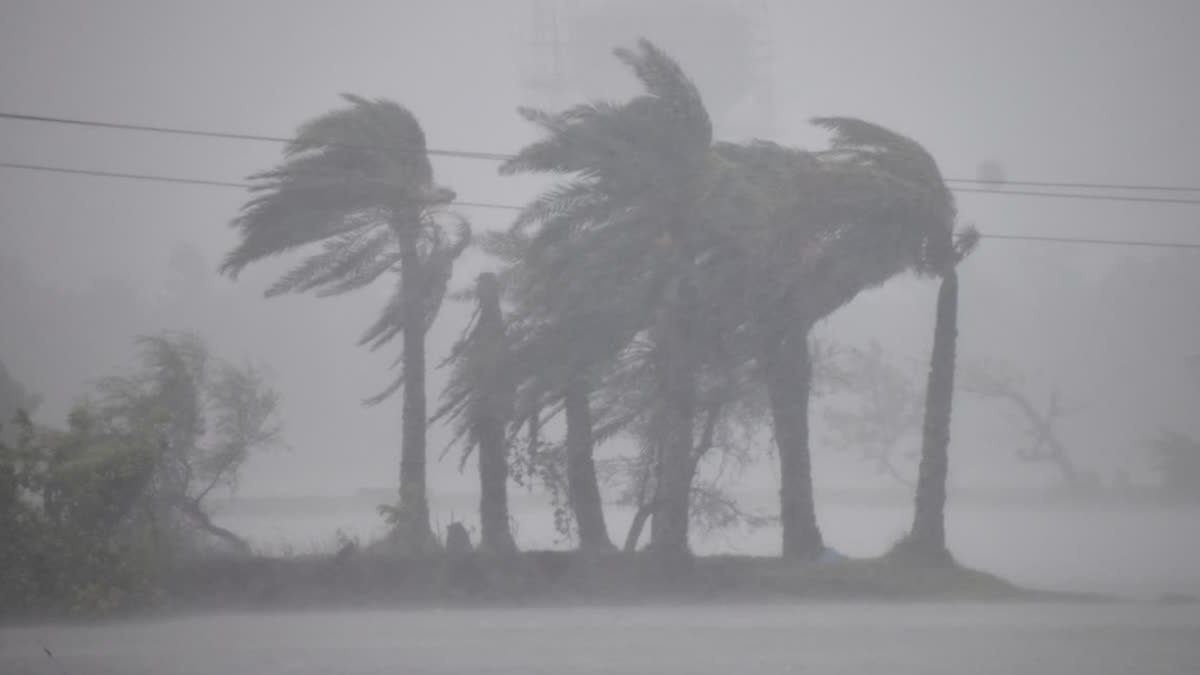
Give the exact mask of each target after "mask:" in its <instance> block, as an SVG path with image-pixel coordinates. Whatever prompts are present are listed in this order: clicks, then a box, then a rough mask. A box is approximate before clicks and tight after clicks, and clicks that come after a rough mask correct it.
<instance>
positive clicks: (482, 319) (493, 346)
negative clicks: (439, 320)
mask: <svg viewBox="0 0 1200 675" xmlns="http://www.w3.org/2000/svg"><path fill="white" fill-rule="evenodd" d="M474 295H475V297H476V300H477V301H478V307H477V309H476V312H475V316H474V318H473V321H472V323H471V324H468V326H467V328H466V329H465V330H464V333H463V337H462V339H461V340H459V342H458V343H457V344H456V345H455V346H454V349H453V351H452V352H451V354H450V357H449V358H448V359H447V360H446V364H448V365H453V366H454V373H453V375H451V377H450V382H449V383H448V384H447V385H446V389H445V391H444V392H443V394H442V398H443V404H442V406H441V407H440V408H439V409H438V410H437V412H435V413H434V415H433V417H431V418H430V422H436V421H437V420H440V419H442V418H448V419H450V420H452V421H453V422H454V423H455V425H454V426H455V432H454V436H453V438H452V439H451V441H450V443H451V445H453V444H455V443H458V442H459V441H460V440H463V439H465V445H466V447H465V448H464V452H463V456H462V460H461V461H462V462H463V463H465V462H466V461H467V457H468V456H469V455H470V453H471V451H472V450H474V449H475V448H478V449H479V488H480V490H479V523H480V539H479V545H480V548H481V549H483V550H485V551H490V552H493V553H510V552H512V551H515V550H516V544H515V543H513V538H512V533H511V531H510V530H509V517H508V439H507V438H506V437H505V427H506V426H507V424H508V420H509V419H510V418H511V417H512V406H513V391H512V390H513V387H512V377H511V376H510V375H509V359H508V355H509V345H508V335H507V334H506V329H505V325H504V316H503V314H502V312H501V309H500V284H499V281H498V280H497V278H496V275H495V274H492V273H484V274H481V275H479V277H478V279H477V280H476V282H475V292H474Z"/></svg>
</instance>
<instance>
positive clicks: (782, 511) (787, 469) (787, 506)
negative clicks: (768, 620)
mask: <svg viewBox="0 0 1200 675" xmlns="http://www.w3.org/2000/svg"><path fill="white" fill-rule="evenodd" d="M801 340H802V342H801V343H800V344H797V345H795V347H794V348H791V349H789V348H788V346H787V344H786V342H784V341H783V340H780V341H779V342H777V343H776V344H774V345H772V346H771V347H770V348H769V350H768V353H767V358H766V359H765V363H764V365H765V367H766V371H767V372H766V374H765V375H766V380H767V395H768V397H769V398H770V401H771V416H772V420H773V423H774V427H775V445H776V447H777V448H778V450H779V469H780V471H779V476H780V485H779V519H780V523H781V524H782V526H783V557H785V558H791V559H801V560H811V559H815V558H816V557H817V556H819V555H820V554H821V552H822V551H823V550H824V549H825V543H824V541H823V540H822V537H821V530H820V528H818V527H817V513H816V505H815V503H814V500H813V485H812V460H811V457H810V453H809V441H808V402H809V397H810V395H811V393H812V356H811V355H810V354H809V351H808V338H807V333H805V334H804V335H803V338H801Z"/></svg>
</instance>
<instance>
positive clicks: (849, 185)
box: [718, 118, 954, 558]
mask: <svg viewBox="0 0 1200 675" xmlns="http://www.w3.org/2000/svg"><path fill="white" fill-rule="evenodd" d="M814 122H815V123H816V124H818V125H819V126H823V127H825V128H828V129H831V130H833V131H834V137H833V139H832V146H833V147H832V149H831V150H830V151H828V152H824V153H808V152H804V151H799V150H793V149H787V148H782V147H780V146H777V145H775V144H772V143H765V142H755V143H751V144H749V145H732V144H722V145H720V146H719V147H718V154H719V156H720V157H721V158H722V159H723V160H724V161H725V162H728V163H730V164H732V165H734V166H736V167H737V168H738V170H739V171H740V172H741V173H742V174H743V175H744V177H745V183H746V185H745V189H747V190H748V192H749V194H750V197H749V199H748V200H747V201H758V202H760V204H759V209H758V211H757V212H756V213H755V214H754V215H755V217H756V218H757V220H755V221H754V223H755V225H754V226H753V227H750V228H743V229H742V230H740V231H739V232H738V233H737V234H738V236H737V237H736V240H737V242H738V248H739V250H738V252H737V253H736V254H735V255H737V256H740V257H741V261H740V262H739V263H738V266H739V267H741V269H742V272H741V278H740V280H739V284H738V285H739V286H740V287H741V288H742V289H743V297H742V300H743V303H742V304H743V306H744V307H745V308H746V312H747V316H746V317H745V322H746V325H747V326H748V327H749V328H750V330H749V331H747V334H748V335H749V336H750V339H751V340H752V343H753V347H752V349H753V351H754V353H755V355H756V356H755V358H756V361H757V362H758V365H759V367H760V378H761V380H762V381H763V382H764V384H765V387H766V390H767V394H768V399H769V400H770V404H771V406H770V408H771V412H772V420H773V425H774V430H775V442H776V445H777V447H778V450H779V460H780V469H781V471H780V478H781V480H780V520H781V523H782V526H783V554H784V556H785V557H792V558H813V557H815V556H817V555H818V554H820V552H821V551H822V550H823V549H824V544H823V541H822V537H821V532H820V529H819V527H818V526H817V520H816V513H815V505H814V502H813V493H812V474H811V461H810V451H809V430H808V407H809V397H810V393H811V388H812V362H811V356H810V354H809V345H808V340H809V334H810V333H811V331H812V328H813V327H814V326H815V325H816V324H817V323H818V322H819V321H820V320H822V319H824V318H825V317H827V316H829V315H830V314H832V313H833V312H834V311H836V310H837V309H839V308H840V307H842V306H844V305H845V304H847V303H848V302H850V301H851V300H853V299H854V298H855V297H856V296H857V295H858V294H859V293H861V292H862V291H864V290H867V289H870V288H873V287H876V286H879V285H881V284H883V283H885V282H886V281H888V280H889V279H891V278H893V277H895V276H897V275H899V274H901V273H902V272H904V271H906V270H910V269H916V270H918V271H920V270H922V269H923V268H924V266H925V265H926V262H925V260H926V257H927V256H928V255H929V254H930V251H933V250H936V249H937V247H938V245H939V244H940V242H941V241H942V239H943V237H946V238H948V237H949V233H950V227H951V225H952V219H953V213H954V209H953V202H952V200H951V198H950V193H949V191H948V190H947V189H946V187H945V185H944V183H943V182H942V179H941V175H940V173H939V172H938V169H937V165H936V163H935V162H934V160H933V158H932V157H931V156H930V155H929V154H928V152H926V151H925V150H924V149H923V148H922V147H921V146H920V145H919V144H917V143H916V142H914V141H912V140H911V139H908V138H906V137H904V136H901V135H899V134H897V133H895V132H892V131H890V130H888V129H885V128H883V127H880V126H877V125H874V124H871V123H869V122H864V121H862V120H857V119H852V118H821V119H817V120H814Z"/></svg>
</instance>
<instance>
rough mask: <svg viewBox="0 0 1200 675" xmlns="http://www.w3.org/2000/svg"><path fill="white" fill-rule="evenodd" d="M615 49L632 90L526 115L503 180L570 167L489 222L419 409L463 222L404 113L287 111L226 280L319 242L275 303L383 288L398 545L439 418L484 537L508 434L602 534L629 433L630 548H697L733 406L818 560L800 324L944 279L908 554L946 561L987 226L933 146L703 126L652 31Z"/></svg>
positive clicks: (857, 129) (863, 134)
mask: <svg viewBox="0 0 1200 675" xmlns="http://www.w3.org/2000/svg"><path fill="white" fill-rule="evenodd" d="M615 54H616V56H617V58H618V59H620V60H621V61H622V62H623V63H624V64H625V65H626V66H628V67H629V68H630V69H631V70H632V71H633V73H634V74H635V75H636V76H637V78H638V79H639V80H640V81H641V83H642V85H643V88H644V92H643V93H642V94H641V95H639V96H636V97H634V98H632V99H630V100H628V101H624V102H592V103H585V104H580V105H577V106H574V107H572V108H569V109H567V110H565V111H561V112H556V113H549V112H543V111H539V110H529V109H522V110H521V111H520V112H521V114H522V116H523V117H525V118H526V119H527V120H529V121H530V122H531V123H533V124H535V125H537V126H538V127H539V128H540V129H541V131H542V136H541V138H540V139H539V140H537V141H536V142H533V143H531V144H530V145H528V146H527V147H525V148H523V149H521V150H520V152H518V153H517V154H516V155H515V156H514V157H512V158H511V159H509V160H508V161H506V162H505V163H504V164H503V165H502V167H501V173H502V174H506V175H508V174H516V173H540V174H552V175H553V176H556V177H558V178H559V180H558V182H557V183H556V184H554V185H553V186H552V187H550V188H549V189H547V190H546V191H545V192H544V193H543V194H541V195H540V196H539V197H537V198H536V199H534V200H533V201H532V202H530V203H529V204H528V205H527V206H526V207H525V208H524V209H523V210H522V211H521V212H520V214H519V215H518V216H517V218H516V220H515V222H514V223H513V224H512V226H511V227H510V228H509V229H507V230H506V231H504V232H499V233H490V234H488V235H486V236H483V237H481V238H480V239H481V240H482V246H483V248H484V250H486V251H487V252H489V253H491V254H492V255H494V256H496V258H498V259H499V260H500V261H501V262H502V263H503V266H502V268H501V270H500V271H499V272H498V273H496V274H491V273H489V274H485V275H481V276H480V277H479V278H478V279H477V281H476V285H475V288H474V290H473V291H471V292H470V294H471V295H473V297H474V298H475V299H476V301H477V303H478V310H477V312H476V315H475V317H474V318H473V319H472V321H471V325H470V326H469V327H468V328H467V330H466V331H465V332H464V336H463V338H462V339H461V340H460V341H459V343H458V344H456V345H455V347H454V349H453V351H452V353H451V356H450V359H449V361H448V362H449V363H450V364H452V365H453V373H452V377H451V381H450V384H449V385H448V387H447V389H446V391H445V392H444V393H443V404H442V406H441V407H440V408H439V409H438V410H436V411H435V412H434V414H433V415H429V414H428V411H427V409H426V401H425V368H426V363H425V361H426V359H425V335H426V332H427V331H428V329H429V326H430V324H431V322H432V320H433V318H434V316H435V315H436V313H437V311H438V309H439V307H440V305H441V304H442V302H443V300H444V298H445V296H446V291H447V286H448V281H449V279H450V275H451V269H452V265H453V263H454V261H455V259H456V258H457V257H458V255H459V254H461V253H462V251H463V250H464V249H465V248H466V246H467V244H468V241H469V240H470V238H471V237H470V230H469V229H468V227H467V224H466V221H465V220H463V219H462V218H461V217H458V216H456V215H455V214H454V213H453V212H452V211H451V210H450V209H451V207H452V203H453V200H454V198H455V195H454V193H453V192H452V191H451V190H448V189H446V188H443V187H440V186H438V185H437V183H436V182H435V180H434V177H433V171H432V168H431V165H430V162H429V159H428V155H427V152H426V146H425V138H424V133H423V132H422V130H421V127H420V125H419V124H418V122H417V120H416V119H415V118H414V117H413V116H412V114H411V113H410V112H409V111H408V110H406V109H405V108H403V107H401V106H399V105H396V104H394V103H391V102H388V101H372V100H365V99H361V98H357V97H350V96H348V97H347V101H348V105H347V106H346V107H344V108H342V109H339V110H335V111H333V112H330V113H328V114H326V115H323V116H321V117H318V118H316V119H314V120H312V121H310V122H308V123H307V124H305V125H304V126H302V127H301V128H300V130H299V133H298V134H297V137H296V139H295V140H294V141H293V142H292V143H291V144H290V145H289V146H288V147H287V149H286V157H285V159H284V161H283V163H282V164H281V165H279V166H278V167H277V168H275V169H273V170H271V171H268V172H265V173H262V174H259V175H257V176H255V180H256V185H257V187H256V188H255V190H256V191H257V196H256V197H255V198H253V199H251V201H249V202H248V203H247V205H246V206H245V208H244V209H243V212H242V213H241V215H240V216H239V217H238V218H237V219H236V221H235V222H234V225H235V227H237V228H238V229H239V230H240V233H241V240H240V243H239V244H238V245H237V246H236V247H235V248H234V249H233V250H232V251H231V252H230V253H229V255H228V257H227V258H226V260H225V262H224V265H223V270H224V271H225V272H227V273H229V274H231V275H236V274H237V273H238V272H239V271H240V270H241V269H242V268H244V267H245V266H246V265H248V264H250V263H252V262H255V261H257V260H260V259H263V258H266V257H269V256H274V255H277V254H280V253H283V252H286V251H290V250H291V249H295V248H300V247H305V246H307V245H310V244H317V243H320V244H321V245H322V248H321V249H320V250H319V251H318V252H316V253H315V254H312V255H311V256H310V257H308V258H307V259H306V260H304V261H303V262H302V263H301V264H300V265H299V266H297V267H296V268H295V269H294V270H293V271H291V272H290V273H288V274H286V275H284V277H283V278H282V279H280V280H279V281H278V282H277V283H276V284H275V285H274V286H273V287H272V288H271V290H270V293H271V294H275V293H284V292H306V291H313V292H316V293H317V294H320V295H335V294H340V293H344V292H348V291H351V290H354V289H358V288H361V287H364V286H366V285H368V284H370V283H372V282H374V281H376V280H378V279H380V278H386V279H388V280H389V281H390V282H391V283H394V284H395V286H396V291H395V294H394V296H393V298H392V300H391V301H390V302H389V303H388V304H387V306H386V307H385V308H384V310H383V312H382V314H381V316H380V318H379V320H378V321H377V322H376V323H375V324H374V325H373V326H371V327H370V329H369V330H368V331H367V333H366V334H365V335H364V336H363V340H362V341H363V343H364V344H367V345H370V346H371V347H373V348H377V347H379V346H382V345H384V344H387V343H389V342H390V341H392V340H393V339H394V338H396V337H399V338H401V339H402V341H403V354H402V358H401V360H400V366H401V371H400V373H399V376H398V377H396V379H395V381H394V382H393V384H392V385H391V386H390V387H388V389H387V390H385V391H384V392H382V393H381V395H380V396H379V397H377V398H376V399H375V400H376V401H379V400H382V399H383V398H385V397H386V396H388V395H389V394H391V393H393V392H395V391H397V390H400V389H402V390H403V392H402V394H403V399H404V433H403V450H402V459H401V466H400V506H399V514H400V516H399V517H398V518H397V523H398V526H397V533H398V534H397V536H399V537H402V538H403V540H404V541H406V542H408V544H409V545H411V546H414V547H424V546H431V545H433V542H434V541H435V538H434V537H433V535H432V533H431V530H430V526H429V513H428V506H427V503H426V497H425V461H426V447H425V429H426V424H427V423H428V422H429V421H431V419H432V420H437V419H446V420H448V421H450V422H452V423H453V425H454V429H455V431H456V438H457V439H460V440H461V441H462V444H463V446H464V447H465V449H466V451H467V452H470V451H472V450H475V451H477V452H478V460H479V469H480V487H481V514H480V515H481V518H480V520H481V541H480V544H481V546H482V547H483V548H486V549H489V550H493V551H501V552H502V551H511V550H513V549H514V548H515V546H514V544H513V539H512V536H511V534H510V532H509V522H508V512H507V503H506V500H507V497H506V492H505V490H506V484H507V480H508V477H509V476H508V474H509V464H510V457H509V455H510V454H511V451H512V450H513V449H514V448H517V449H518V451H519V452H522V453H528V454H530V455H532V456H536V457H537V458H540V461H543V462H547V463H550V464H552V468H553V470H551V471H549V472H550V473H555V474H556V475H560V474H565V476H564V478H563V480H562V485H563V486H564V491H565V493H566V501H567V505H568V507H569V512H570V514H571V516H572V517H573V520H574V523H575V528H576V532H577V534H578V540H579V544H580V547H581V548H583V549H590V550H602V549H610V548H613V544H612V543H611V541H610V539H609V534H608V529H607V526H606V523H605V517H604V511H603V505H602V501H601V490H600V486H599V481H598V479H597V472H596V463H595V461H594V459H593V449H594V447H595V445H596V444H597V443H599V442H601V441H603V440H605V439H608V438H610V437H612V436H614V435H615V434H618V433H623V434H627V435H629V436H632V437H634V438H636V439H637V440H639V441H640V443H639V447H640V448H641V456H640V457H639V460H638V461H637V462H634V463H632V465H631V466H632V467H633V468H631V469H630V476H629V478H630V481H631V482H632V483H635V484H636V486H637V493H638V495H639V507H640V508H639V511H638V514H637V517H636V518H635V526H634V530H633V531H631V533H630V536H629V537H628V538H627V541H626V544H627V546H626V547H627V548H633V547H635V546H636V545H637V542H638V538H639V536H640V529H641V527H642V525H643V524H644V523H646V522H647V521H649V524H650V550H652V551H653V552H655V553H656V554H657V555H658V556H660V557H661V558H662V559H663V560H664V561H667V562H669V563H672V564H674V563H676V562H679V561H681V560H686V559H687V558H688V556H689V548H688V530H689V517H690V506H691V504H692V503H693V500H694V495H695V494H696V490H695V484H694V483H695V479H696V474H697V468H698V466H699V463H700V462H701V461H702V459H704V457H705V455H706V453H709V452H710V451H712V450H713V448H714V446H715V445H716V444H715V443H714V438H715V437H716V436H717V435H719V434H720V430H721V429H722V428H723V426H725V425H728V424H731V423H732V420H733V419H735V418H736V417H737V416H738V415H739V414H742V413H745V412H746V411H747V410H752V411H761V416H762V418H763V419H764V420H769V424H770V425H771V427H772V429H773V432H774V434H773V435H774V439H775V444H776V450H777V455H778V458H779V463H780V476H781V489H780V522H781V525H782V531H783V554H784V556H785V557H789V558H796V559H811V558H815V557H817V556H819V555H821V554H822V552H823V551H824V550H825V546H824V543H823V540H822V536H821V531H820V528H819V527H818V524H817V518H816V515H815V508H814V500H813V490H812V473H811V467H810V461H809V429H808V407H809V405H808V404H809V397H810V391H811V388H812V381H813V364H812V357H811V354H810V347H809V334H810V332H811V331H812V329H813V327H814V326H815V325H816V324H817V323H818V322H819V321H821V320H822V319H824V318H825V317H828V316H829V315H830V314H831V313H833V312H834V311H836V310H837V309H838V308H840V307H842V306H844V305H845V304H847V303H848V302H850V301H851V300H852V299H853V298H854V297H855V296H857V295H858V294H859V293H860V292H862V291H864V290H865V289H869V288H872V287H876V286H879V285H881V284H883V283H885V282H887V281H888V280H889V279H892V278H894V277H896V276H897V275H900V274H903V273H908V272H915V273H917V274H921V275H925V276H931V277H937V278H940V279H941V292H940V293H939V296H938V310H937V322H938V323H937V328H936V333H935V340H934V348H933V357H932V359H931V368H930V373H929V382H928V390H927V404H926V410H925V426H924V436H925V441H924V446H923V455H922V459H921V464H920V473H919V485H918V493H917V500H916V510H915V512H916V515H915V518H914V524H913V529H912V533H911V536H910V537H909V539H908V540H907V541H906V542H905V543H906V546H905V547H904V550H906V551H911V552H916V553H920V554H921V555H923V556H926V557H928V558H931V559H936V558H941V557H944V556H945V555H946V553H945V551H946V547H945V534H944V527H943V511H944V502H945V481H946V470H947V444H948V441H949V422H950V404H951V398H952V388H953V379H954V378H953V372H954V349H955V337H956V334H955V331H956V310H957V301H958V292H957V283H958V282H957V275H956V265H957V264H958V262H960V261H961V260H962V259H963V257H964V256H965V255H966V254H967V253H969V251H970V250H971V249H972V247H973V246H974V244H975V242H976V241H977V235H975V233H974V231H973V230H969V229H968V230H966V231H963V232H958V233H956V232H955V229H954V228H955V220H956V211H955V206H954V202H953V199H952V196H951V194H950V192H949V190H948V189H947V188H946V185H945V184H944V182H943V180H942V177H941V174H940V172H939V170H938V167H937V164H936V162H935V161H934V159H933V158H932V157H931V156H930V154H929V153H928V152H927V151H926V150H925V149H924V148H922V147H921V146H920V145H919V144H918V143H916V142H914V141H912V140H910V139H908V138H906V137H904V136H902V135H899V134H897V133H894V132H892V131H889V130H887V129H885V128H883V127H880V126H877V125H874V124H871V123H868V122H865V121H862V120H858V119H851V118H822V119H818V120H815V123H816V124H817V125H819V126H821V127H824V128H826V129H828V130H829V131H830V132H831V143H830V147H829V148H828V149H826V150H822V151H819V152H812V151H806V150H800V149H795V148H789V147H784V146H781V145H778V144H775V143H772V142H768V141H753V142H749V143H742V144H735V143H726V142H717V141H715V140H714V138H713V132H712V124H711V121H710V119H709V116H708V113H707V111H706V109H705V107H704V104H703V102H702V100H701V96H700V93H699V92H698V91H697V89H696V87H695V86H694V84H693V83H692V82H691V80H690V79H688V77H687V76H686V75H685V74H684V73H683V71H682V70H681V69H680V67H679V66H678V64H676V63H675V62H674V61H673V60H672V59H671V58H670V57H668V56H667V55H666V54H664V53H663V52H662V51H660V50H659V49H658V48H657V47H655V46H654V45H653V44H651V43H649V42H647V41H641V42H639V43H638V45H637V46H636V47H635V48H633V49H617V50H615ZM505 310H507V315H506V313H505ZM560 414H561V416H562V417H563V419H564V420H565V427H566V432H565V438H564V439H562V440H561V441H558V442H551V441H546V440H544V439H543V438H542V437H543V436H545V435H546V434H544V433H543V431H542V429H543V428H544V427H545V425H546V424H547V422H548V421H549V420H550V419H551V418H554V417H556V416H558V415H560ZM518 437H520V438H521V442H518ZM559 469H561V471H559Z"/></svg>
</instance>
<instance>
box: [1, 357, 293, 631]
mask: <svg viewBox="0 0 1200 675" xmlns="http://www.w3.org/2000/svg"><path fill="white" fill-rule="evenodd" d="M139 345H140V346H141V348H142V367H141V368H140V369H139V370H137V371H134V372H132V373H130V374H127V375H121V376H114V377H109V378H106V379H104V380H102V381H101V382H100V383H99V385H98V386H97V388H96V391H95V392H94V395H93V396H92V397H91V398H90V399H89V400H87V401H86V402H85V403H84V404H82V405H80V406H79V407H77V408H76V409H74V410H73V411H72V412H71V414H70V415H69V417H68V420H67V427H66V428H65V429H63V430H56V429H47V428H40V427H35V426H34V424H33V423H32V421H31V420H30V419H29V417H28V416H26V415H22V416H20V417H19V418H18V420H17V424H16V428H17V431H18V433H17V441H16V442H14V443H11V444H9V443H0V478H2V483H0V488H2V489H0V521H2V522H0V530H2V531H4V532H6V533H11V534H9V535H6V537H5V538H4V540H3V542H2V543H0V606H2V607H4V608H5V610H6V611H11V612H23V613H28V612H50V613H64V612H66V613H83V614H88V613H108V612H113V611H121V610H125V609H130V608H134V607H143V606H145V605H147V604H148V603H152V602H154V601H156V599H157V598H158V584H159V583H160V581H161V575H162V573H163V572H164V571H165V570H166V569H167V567H168V566H169V565H170V564H172V561H173V560H175V559H176V558H178V557H179V556H181V555H186V554H189V553H191V552H194V551H196V550H198V549H199V548H206V547H209V546H210V544H208V543H206V540H208V539H210V538H212V537H215V538H216V539H217V540H221V541H223V542H224V543H225V544H226V545H228V546H232V547H233V548H234V549H236V550H246V548H247V547H246V545H245V543H244V542H242V541H241V540H240V538H238V537H237V536H236V535H234V534H233V533H232V532H229V531H227V530H224V529H223V528H221V527H219V526H217V525H215V524H214V523H212V521H211V519H210V518H209V517H208V515H207V513H206V512H205V511H204V508H203V505H204V500H205V498H206V497H207V496H208V495H209V494H210V493H211V492H212V491H214V490H215V489H217V488H220V487H223V488H231V487H232V486H233V485H234V482H235V480H236V476H237V471H238V469H239V468H240V466H241V465H242V463H243V462H244V461H245V460H246V458H247V457H248V456H249V454H250V453H251V452H254V451H256V450H259V449H263V448H267V447H270V446H273V445H276V444H277V443H278V433H279V429H278V426H277V423H276V421H275V408H276V405H277V401H278V395H277V394H276V393H275V392H274V391H273V390H272V389H271V388H270V387H269V386H268V385H267V384H266V382H265V380H264V378H263V376H262V374H261V371H259V370H257V369H255V368H254V367H252V366H245V367H240V368H239V367H234V366H231V365H229V364H226V363H223V362H220V361H217V360H216V359H213V358H210V357H209V355H208V353H207V350H206V349H205V348H204V345H203V344H201V343H200V342H199V340H197V339H196V338H194V337H190V336H172V335H164V336H156V337H147V338H142V339H140V340H139Z"/></svg>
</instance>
